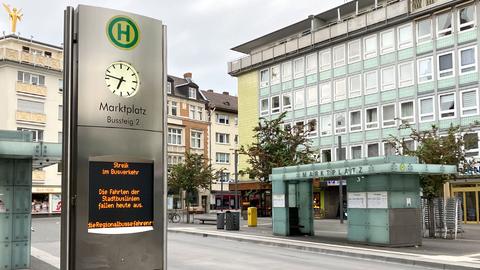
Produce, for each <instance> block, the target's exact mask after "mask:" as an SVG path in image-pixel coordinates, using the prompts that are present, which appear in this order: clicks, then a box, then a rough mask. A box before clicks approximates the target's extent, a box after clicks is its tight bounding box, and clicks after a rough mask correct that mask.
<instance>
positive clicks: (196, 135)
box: [190, 131, 202, 149]
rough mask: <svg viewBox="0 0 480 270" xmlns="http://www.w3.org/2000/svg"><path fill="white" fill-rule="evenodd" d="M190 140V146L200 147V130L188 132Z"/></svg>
mask: <svg viewBox="0 0 480 270" xmlns="http://www.w3.org/2000/svg"><path fill="white" fill-rule="evenodd" d="M190 137H191V138H190V142H191V144H192V145H191V146H190V147H192V148H197V149H199V148H202V132H199V131H192V132H190Z"/></svg>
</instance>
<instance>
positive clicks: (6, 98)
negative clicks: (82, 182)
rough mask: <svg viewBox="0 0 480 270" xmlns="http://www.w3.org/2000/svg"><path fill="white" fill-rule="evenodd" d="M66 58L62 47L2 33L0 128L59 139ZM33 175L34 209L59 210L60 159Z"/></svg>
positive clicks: (60, 135)
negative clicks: (64, 60) (58, 161)
mask: <svg viewBox="0 0 480 270" xmlns="http://www.w3.org/2000/svg"><path fill="white" fill-rule="evenodd" d="M62 64H63V49H62V48H61V47H57V46H53V45H49V44H45V43H42V42H37V41H34V40H29V39H28V40H27V39H24V38H21V37H18V36H15V35H8V36H4V37H0V91H1V92H2V98H1V99H0V130H23V131H30V132H31V134H32V137H33V140H34V141H44V142H53V143H57V142H61V137H62V103H63V93H62V92H63V81H62V69H63V67H62ZM32 179H33V180H32V181H33V183H32V184H33V187H32V192H33V194H32V206H33V207H32V212H33V213H55V212H59V211H60V210H61V202H60V199H61V197H60V195H61V172H60V170H59V168H58V165H52V166H49V167H46V168H44V169H41V170H35V171H34V172H33V175H32Z"/></svg>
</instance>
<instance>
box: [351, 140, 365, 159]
mask: <svg viewBox="0 0 480 270" xmlns="http://www.w3.org/2000/svg"><path fill="white" fill-rule="evenodd" d="M354 147H360V158H358V159H362V158H364V156H363V145H362V144H353V145H350V160H355V159H357V158H353V151H352V150H353V148H354Z"/></svg>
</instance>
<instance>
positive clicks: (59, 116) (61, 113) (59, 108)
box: [58, 105, 63, 121]
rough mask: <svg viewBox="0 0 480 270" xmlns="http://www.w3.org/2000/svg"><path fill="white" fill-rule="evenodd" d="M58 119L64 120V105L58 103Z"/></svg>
mask: <svg viewBox="0 0 480 270" xmlns="http://www.w3.org/2000/svg"><path fill="white" fill-rule="evenodd" d="M58 120H60V121H62V120H63V106H62V105H58Z"/></svg>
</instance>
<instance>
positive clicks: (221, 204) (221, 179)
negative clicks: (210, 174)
mask: <svg viewBox="0 0 480 270" xmlns="http://www.w3.org/2000/svg"><path fill="white" fill-rule="evenodd" d="M220 187H221V188H220V193H221V194H222V202H221V203H220V210H221V211H222V212H223V171H222V172H221V175H220Z"/></svg>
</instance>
